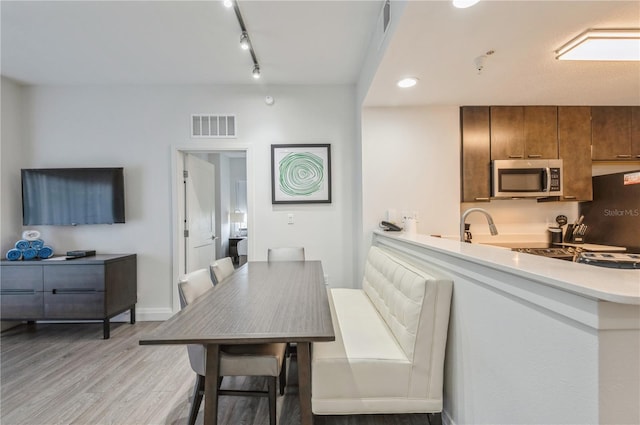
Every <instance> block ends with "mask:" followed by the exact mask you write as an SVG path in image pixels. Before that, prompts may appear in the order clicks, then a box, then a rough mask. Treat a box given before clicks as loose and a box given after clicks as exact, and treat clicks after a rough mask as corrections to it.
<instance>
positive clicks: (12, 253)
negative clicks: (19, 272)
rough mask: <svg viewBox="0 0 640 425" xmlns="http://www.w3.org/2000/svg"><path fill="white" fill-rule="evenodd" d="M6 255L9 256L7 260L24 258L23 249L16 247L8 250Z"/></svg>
mask: <svg viewBox="0 0 640 425" xmlns="http://www.w3.org/2000/svg"><path fill="white" fill-rule="evenodd" d="M6 257H7V260H9V261H18V260H20V259H21V258H22V251H20V250H19V249H16V248H12V249H10V250H9V251H7V255H6Z"/></svg>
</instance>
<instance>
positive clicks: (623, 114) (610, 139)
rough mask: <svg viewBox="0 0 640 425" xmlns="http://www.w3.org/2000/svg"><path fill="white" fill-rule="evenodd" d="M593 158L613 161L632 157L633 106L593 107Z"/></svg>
mask: <svg viewBox="0 0 640 425" xmlns="http://www.w3.org/2000/svg"><path fill="white" fill-rule="evenodd" d="M591 145H592V148H593V151H592V159H593V160H595V161H611V160H621V159H622V160H624V159H627V160H628V159H632V157H631V108H630V107H628V106H592V107H591Z"/></svg>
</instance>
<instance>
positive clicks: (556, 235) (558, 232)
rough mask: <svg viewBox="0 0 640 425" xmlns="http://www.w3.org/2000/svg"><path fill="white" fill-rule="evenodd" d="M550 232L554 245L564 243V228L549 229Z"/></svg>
mask: <svg viewBox="0 0 640 425" xmlns="http://www.w3.org/2000/svg"><path fill="white" fill-rule="evenodd" d="M548 232H549V234H550V236H551V243H552V244H556V245H557V244H561V243H562V228H561V227H549V229H548Z"/></svg>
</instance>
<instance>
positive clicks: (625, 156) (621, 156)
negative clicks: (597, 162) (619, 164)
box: [616, 155, 631, 158]
mask: <svg viewBox="0 0 640 425" xmlns="http://www.w3.org/2000/svg"><path fill="white" fill-rule="evenodd" d="M616 158H631V155H616Z"/></svg>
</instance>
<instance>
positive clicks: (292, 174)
mask: <svg viewBox="0 0 640 425" xmlns="http://www.w3.org/2000/svg"><path fill="white" fill-rule="evenodd" d="M271 203H273V204H328V203H331V145H330V144H304V145H303V144H294V145H271Z"/></svg>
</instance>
